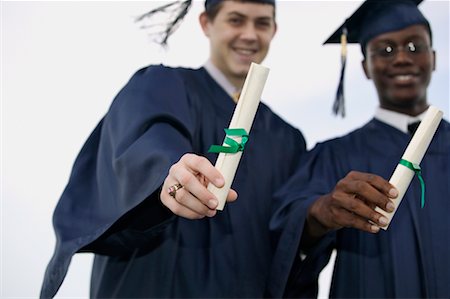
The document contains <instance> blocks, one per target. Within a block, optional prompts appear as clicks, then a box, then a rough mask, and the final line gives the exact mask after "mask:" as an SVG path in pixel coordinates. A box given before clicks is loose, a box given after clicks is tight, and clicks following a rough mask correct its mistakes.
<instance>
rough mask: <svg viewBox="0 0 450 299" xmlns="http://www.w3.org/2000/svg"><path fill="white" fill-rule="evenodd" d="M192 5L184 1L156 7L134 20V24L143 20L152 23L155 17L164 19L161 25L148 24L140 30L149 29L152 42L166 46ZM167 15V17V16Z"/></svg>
mask: <svg viewBox="0 0 450 299" xmlns="http://www.w3.org/2000/svg"><path fill="white" fill-rule="evenodd" d="M191 5H192V0H185V1H181V0H178V1H175V2H172V3H169V4H166V5H163V6H160V7H157V8H155V9H153V10H151V11H149V12H147V13H145V14H143V15H141V16H139V17H137V18H136V19H135V22H137V23H139V22H143V21H144V20H151V21H154V19H155V18H156V16H157V15H161V16H162V17H164V20H163V21H162V22H161V23H156V22H153V23H150V24H149V25H146V24H144V25H141V27H140V28H141V29H150V30H151V31H152V32H150V33H149V35H150V36H154V39H153V41H154V42H156V43H158V44H160V45H162V46H163V47H165V46H167V41H168V39H169V37H170V36H171V35H172V33H174V32H175V31H176V30H177V29H178V27H179V25H180V24H181V21H182V20H183V19H184V17H185V16H186V14H187V13H188V11H189V9H190V7H191ZM167 15H168V16H167Z"/></svg>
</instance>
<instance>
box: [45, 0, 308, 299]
mask: <svg viewBox="0 0 450 299" xmlns="http://www.w3.org/2000/svg"><path fill="white" fill-rule="evenodd" d="M182 5H184V7H182V13H181V14H183V13H185V12H186V11H187V9H188V8H189V5H190V1H185V2H183V3H182ZM199 20H200V25H201V27H202V29H203V31H204V33H205V35H206V36H207V37H208V38H209V41H210V58H209V60H208V61H207V63H206V64H205V65H204V67H201V68H200V69H188V68H170V67H166V66H163V65H154V66H149V67H146V68H143V69H141V70H139V71H137V72H136V73H135V74H134V75H133V76H132V78H131V79H130V81H129V82H128V83H127V84H126V85H125V86H124V87H123V89H122V90H121V91H120V92H119V94H118V95H117V97H116V98H115V99H114V101H113V102H112V105H111V107H110V109H109V111H108V112H107V114H106V115H105V116H104V118H103V119H102V120H101V121H100V123H99V124H98V126H97V127H96V128H95V130H94V131H93V132H92V134H91V136H90V137H89V139H88V140H87V142H86V143H85V145H84V146H83V148H82V150H81V152H80V153H79V155H78V157H77V159H76V161H75V164H74V166H73V171H72V174H71V176H70V180H69V182H68V184H67V187H66V188H65V190H64V192H63V194H62V196H61V198H60V201H59V203H58V205H57V207H56V210H55V212H54V218H53V221H54V228H55V232H56V236H57V244H56V248H55V251H54V255H53V257H52V259H51V261H50V263H49V265H48V267H47V271H46V273H45V278H44V282H43V286H42V290H41V297H52V296H54V295H55V294H56V292H57V290H58V288H59V287H60V285H61V283H62V282H63V279H64V276H65V274H66V272H67V270H68V267H69V264H70V261H71V257H72V256H73V255H74V254H75V253H78V252H93V253H95V260H94V265H93V270H92V278H91V293H90V296H91V297H99V298H113V297H123V298H125V297H126V298H132V297H145V298H155V297H161V298H163V297H178V298H181V297H183V298H185V297H202V298H211V297H222V298H228V297H255V298H256V297H261V296H262V295H263V292H264V287H265V283H266V280H267V276H268V273H269V267H270V261H271V257H272V246H271V240H270V233H269V220H270V211H271V210H270V208H271V201H272V199H273V197H272V195H273V193H274V191H275V190H277V189H278V188H279V187H280V186H281V184H282V183H284V182H285V181H286V180H287V178H288V176H290V175H291V174H292V173H293V171H294V170H295V168H296V165H297V163H298V160H299V157H300V155H301V154H302V153H304V152H305V148H306V144H305V140H304V138H303V136H302V134H301V132H300V131H299V130H298V129H296V128H294V127H292V126H290V125H289V124H287V123H286V122H285V121H284V120H283V119H281V118H280V117H279V116H277V115H275V114H274V113H273V112H272V111H271V110H270V109H269V108H268V107H267V106H266V105H264V104H263V103H261V104H260V106H259V108H258V111H257V114H256V117H255V121H254V123H253V126H252V130H251V132H250V136H249V141H248V142H247V144H246V146H245V151H244V153H243V156H242V159H241V162H240V166H239V168H238V170H237V174H236V177H235V180H234V184H233V185H232V190H231V191H230V193H229V195H228V200H229V201H234V200H235V199H236V197H237V195H239V198H238V200H237V201H236V202H233V203H229V204H228V205H227V206H226V207H225V209H224V210H223V211H221V212H217V211H216V207H217V204H218V203H217V199H216V198H215V197H214V195H213V194H212V193H210V192H209V191H208V190H207V189H206V185H207V183H208V182H211V183H213V184H215V185H216V186H218V187H220V186H222V185H223V184H224V181H223V177H222V175H221V174H220V173H219V172H218V170H216V169H215V168H214V166H213V165H214V163H215V160H216V158H217V155H218V154H217V153H208V149H209V147H210V146H211V145H217V144H222V142H223V140H224V136H225V132H224V129H225V128H227V127H228V125H229V123H230V120H231V116H232V113H233V111H234V108H235V106H236V103H235V101H234V100H233V98H232V94H233V93H235V92H236V91H239V90H240V89H241V87H242V85H243V83H244V81H245V77H246V75H247V72H248V70H249V67H250V64H251V62H256V63H261V62H262V61H263V59H264V58H265V56H266V54H267V52H268V48H269V45H270V42H271V40H272V38H273V36H274V34H275V32H276V23H275V1H273V0H272V1H270V0H254V1H220V0H207V1H206V3H205V12H203V13H202V14H201V15H200V18H199ZM169 32H170V30H169Z"/></svg>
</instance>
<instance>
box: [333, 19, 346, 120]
mask: <svg viewBox="0 0 450 299" xmlns="http://www.w3.org/2000/svg"><path fill="white" fill-rule="evenodd" d="M346 64H347V28H345V27H344V28H343V30H342V35H341V77H340V79H339V85H338V89H337V92H336V99H335V100H334V103H333V113H334V114H335V115H341V116H342V117H345V98H344V77H345V66H346Z"/></svg>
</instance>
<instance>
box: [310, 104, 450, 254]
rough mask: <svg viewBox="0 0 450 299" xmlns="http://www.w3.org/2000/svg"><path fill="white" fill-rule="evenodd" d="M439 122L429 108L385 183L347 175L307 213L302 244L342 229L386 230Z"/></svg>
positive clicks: (367, 176)
mask: <svg viewBox="0 0 450 299" xmlns="http://www.w3.org/2000/svg"><path fill="white" fill-rule="evenodd" d="M441 119H442V112H441V111H439V110H438V109H436V108H435V107H432V106H431V107H429V109H428V111H427V113H426V115H425V118H424V119H423V121H422V122H421V124H420V126H419V127H418V129H417V131H416V133H415V134H414V136H413V138H412V139H411V142H410V143H409V145H408V147H407V149H406V151H405V153H404V155H403V157H399V161H400V162H399V164H398V165H397V167H396V169H395V171H394V174H393V175H392V177H391V179H390V181H389V182H388V181H387V180H385V179H384V178H382V177H380V176H377V175H374V174H371V173H364V172H357V171H351V172H349V173H348V174H347V175H346V176H345V177H344V178H342V179H341V180H340V181H339V182H337V184H336V186H335V188H334V190H332V192H330V193H328V194H325V195H323V196H321V197H319V198H318V199H317V200H316V201H315V202H314V203H313V204H312V205H311V207H310V209H309V211H308V216H307V222H306V230H305V231H306V234H305V237H304V239H303V240H302V242H304V244H306V246H308V245H311V244H313V243H314V242H315V240H317V239H319V238H321V237H322V236H323V235H324V234H326V233H327V232H328V231H331V230H335V229H340V228H343V227H353V228H356V229H359V230H363V231H367V232H371V233H377V232H379V230H380V228H382V229H387V227H388V226H389V223H390V222H391V220H392V217H393V216H394V212H395V211H396V209H397V208H398V206H399V205H400V202H401V200H402V198H403V196H404V195H405V192H406V190H407V189H408V187H409V184H410V183H411V180H412V179H413V177H414V174H415V173H416V172H418V171H419V170H418V168H419V167H418V166H419V164H420V162H421V161H422V158H423V156H424V155H425V152H426V150H427V148H428V146H429V144H430V143H431V140H432V138H433V136H434V134H435V132H436V130H437V128H438V125H439V123H440V121H441ZM415 168H416V170H415ZM417 204H420V203H419V202H418V203H417Z"/></svg>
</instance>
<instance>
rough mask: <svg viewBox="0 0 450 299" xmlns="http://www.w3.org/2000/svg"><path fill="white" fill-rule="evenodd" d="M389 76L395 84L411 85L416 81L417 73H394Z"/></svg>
mask: <svg viewBox="0 0 450 299" xmlns="http://www.w3.org/2000/svg"><path fill="white" fill-rule="evenodd" d="M389 78H390V79H391V80H393V82H394V84H397V85H411V84H415V83H417V81H418V78H419V76H418V75H417V74H395V75H391V76H389Z"/></svg>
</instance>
